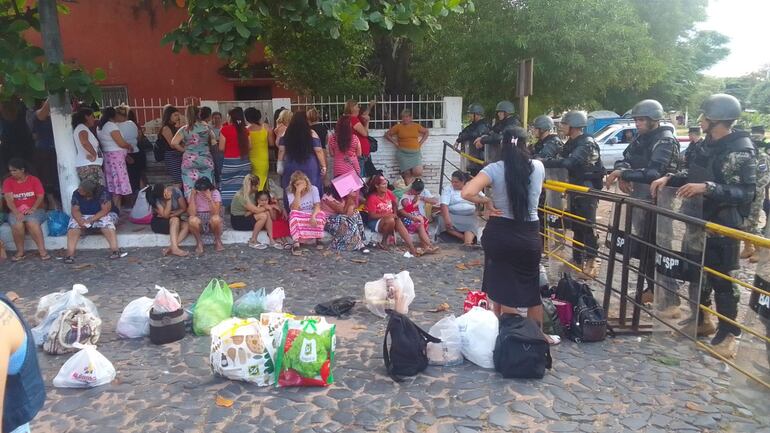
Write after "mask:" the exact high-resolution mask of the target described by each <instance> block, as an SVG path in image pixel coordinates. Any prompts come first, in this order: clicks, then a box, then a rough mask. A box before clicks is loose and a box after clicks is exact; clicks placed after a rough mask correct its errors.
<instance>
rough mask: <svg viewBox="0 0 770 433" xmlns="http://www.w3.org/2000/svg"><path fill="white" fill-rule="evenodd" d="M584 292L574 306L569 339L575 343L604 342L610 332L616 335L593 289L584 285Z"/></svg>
mask: <svg viewBox="0 0 770 433" xmlns="http://www.w3.org/2000/svg"><path fill="white" fill-rule="evenodd" d="M582 289H583V290H582V291H581V293H580V295H578V297H577V301H576V302H575V303H574V304H573V305H572V311H573V313H572V323H571V326H570V330H569V338H570V339H571V340H573V341H575V342H578V343H581V342H590V341H602V340H604V337H606V336H607V333H608V332H609V333H610V335H614V332H613V331H612V328H610V326H609V325H608V324H607V314H606V313H605V312H604V308H602V307H601V306H600V305H599V303H598V302H596V298H594V295H593V293H591V289H590V288H588V286H587V285H585V284H584V285H583V288H582Z"/></svg>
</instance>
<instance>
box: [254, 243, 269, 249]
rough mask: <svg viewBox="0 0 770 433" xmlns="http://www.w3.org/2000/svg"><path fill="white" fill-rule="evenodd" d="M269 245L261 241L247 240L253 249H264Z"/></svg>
mask: <svg viewBox="0 0 770 433" xmlns="http://www.w3.org/2000/svg"><path fill="white" fill-rule="evenodd" d="M268 246H269V245H267V244H263V243H261V242H254V243H252V242H249V248H254V249H255V250H264V249H267V247H268Z"/></svg>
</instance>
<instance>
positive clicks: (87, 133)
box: [72, 107, 107, 186]
mask: <svg viewBox="0 0 770 433" xmlns="http://www.w3.org/2000/svg"><path fill="white" fill-rule="evenodd" d="M94 126H96V118H95V117H94V112H93V110H91V109H90V108H85V107H81V108H80V109H79V110H78V111H77V113H75V114H73V115H72V128H73V131H72V138H73V140H74V141H75V152H76V153H77V156H76V157H75V169H76V170H77V172H78V178H79V179H80V181H81V182H82V181H84V180H91V181H93V182H95V183H98V184H99V185H101V186H107V182H106V181H105V179H104V171H102V164H103V162H104V158H103V157H102V149H101V147H99V140H97V139H96V136H95V135H94V133H93V132H91V129H92V128H93V127H94Z"/></svg>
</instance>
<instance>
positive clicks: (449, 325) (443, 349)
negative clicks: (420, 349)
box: [427, 314, 463, 365]
mask: <svg viewBox="0 0 770 433" xmlns="http://www.w3.org/2000/svg"><path fill="white" fill-rule="evenodd" d="M428 334H430V335H432V336H434V337H436V338H440V339H441V343H428V351H427V353H428V363H429V364H430V365H460V364H462V363H463V350H462V346H463V345H462V338H461V337H460V328H459V327H458V326H457V318H456V317H455V316H454V314H451V315H449V316H446V317H444V318H443V319H441V320H439V321H438V322H436V324H435V325H433V326H431V328H430V331H428Z"/></svg>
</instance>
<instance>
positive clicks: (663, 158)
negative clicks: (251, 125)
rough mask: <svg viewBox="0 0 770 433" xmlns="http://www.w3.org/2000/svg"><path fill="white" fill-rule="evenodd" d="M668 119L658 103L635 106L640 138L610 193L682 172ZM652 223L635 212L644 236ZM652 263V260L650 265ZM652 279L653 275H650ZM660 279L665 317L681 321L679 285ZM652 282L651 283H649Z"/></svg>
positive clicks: (613, 176) (610, 180)
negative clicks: (615, 186) (647, 227)
mask: <svg viewBox="0 0 770 433" xmlns="http://www.w3.org/2000/svg"><path fill="white" fill-rule="evenodd" d="M664 116H665V113H664V111H663V106H662V105H661V104H660V102H658V101H656V100H654V99H645V100H643V101H640V102H639V103H637V104H636V105H634V108H632V109H631V117H632V118H633V119H634V123H635V124H636V130H637V132H638V134H637V136H636V138H634V139H633V140H632V141H631V144H629V145H628V147H626V149H625V150H624V151H623V158H622V159H620V160H618V161H617V162H615V170H614V171H613V172H612V173H610V174H609V175H608V176H607V179H606V180H605V187H606V188H607V189H609V188H610V187H611V186H612V185H613V184H614V183H615V181H618V184H619V186H620V189H621V191H623V192H625V193H631V188H632V187H631V185H632V183H640V184H650V183H651V182H652V181H654V180H656V179H658V178H660V177H661V176H663V175H664V174H666V173H676V172H677V171H679V162H680V159H679V141H678V140H677V139H676V136H675V135H674V128H673V127H671V126H661V124H660V122H661V120H663V118H664ZM638 189H640V188H638ZM634 196H635V197H636V198H639V199H642V200H649V199H651V198H652V197H650V195H649V194H648V193H647V192H646V191H645V192H642V191H634ZM652 220H653V219H652V218H650V215H649V214H648V213H647V212H643V211H642V210H640V209H636V210H634V213H633V215H632V224H633V225H634V229H635V230H636V231H637V232H639V233H642V234H644V232H645V230H643V229H642V228H641V226H644V225H645V224H650V223H652ZM653 233H654V232H653ZM651 252H652V251H651ZM652 263H653V261H652V260H650V261H649V264H650V265H652ZM648 271H651V270H648ZM650 273H651V272H650ZM648 277H651V275H649V274H648ZM660 279H661V284H662V286H663V287H662V289H664V293H663V298H662V299H663V300H664V302H663V305H664V308H665V309H664V311H662V312H661V315H662V316H665V317H670V318H679V315H680V310H679V307H678V305H679V298H678V297H677V295H676V291H677V289H678V285H677V283H676V281H675V280H673V279H671V278H669V277H665V276H661V277H660ZM650 281H651V280H649V279H648V282H650ZM651 288H653V291H654V285H651Z"/></svg>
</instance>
